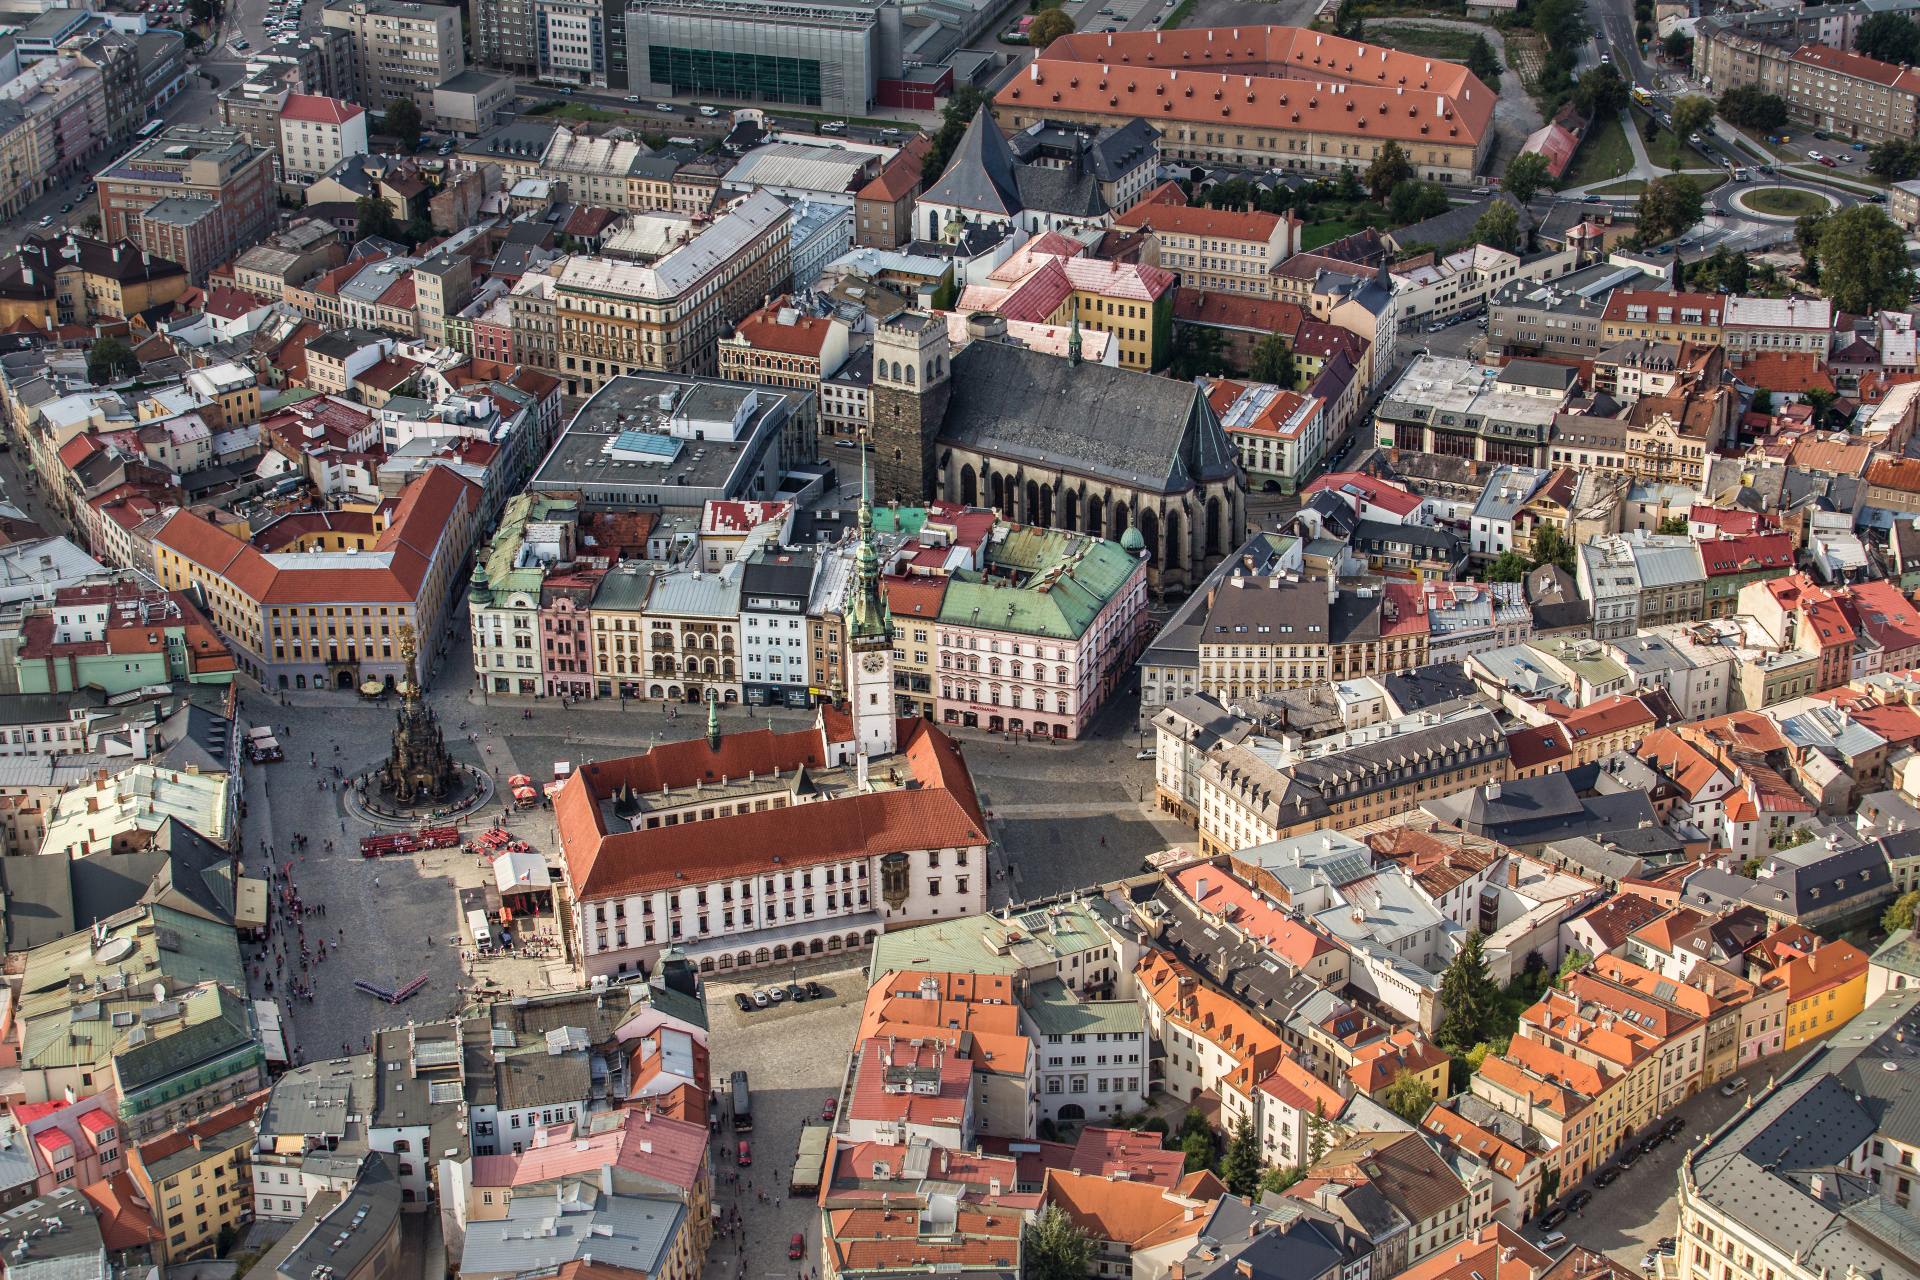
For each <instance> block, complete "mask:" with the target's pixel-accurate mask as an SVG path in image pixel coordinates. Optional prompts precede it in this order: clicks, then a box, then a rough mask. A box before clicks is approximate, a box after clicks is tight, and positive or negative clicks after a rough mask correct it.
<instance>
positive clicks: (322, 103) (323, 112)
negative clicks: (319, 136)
mask: <svg viewBox="0 0 1920 1280" xmlns="http://www.w3.org/2000/svg"><path fill="white" fill-rule="evenodd" d="M365 114H366V110H365V108H363V107H361V106H360V105H359V104H358V103H354V102H347V101H344V100H343V99H340V98H328V97H324V96H322V95H321V94H317V93H290V94H288V95H287V101H286V104H285V105H284V106H282V107H281V108H280V118H281V119H283V120H304V121H307V122H309V123H312V124H333V125H340V124H345V123H346V122H347V121H349V120H351V119H353V118H354V117H355V116H361V115H365Z"/></svg>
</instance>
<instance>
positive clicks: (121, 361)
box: [87, 338, 140, 385]
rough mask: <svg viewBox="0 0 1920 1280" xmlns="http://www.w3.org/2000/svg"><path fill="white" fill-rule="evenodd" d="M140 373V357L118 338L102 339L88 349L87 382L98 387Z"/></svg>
mask: <svg viewBox="0 0 1920 1280" xmlns="http://www.w3.org/2000/svg"><path fill="white" fill-rule="evenodd" d="M138 372H140V360H139V357H137V356H135V355H134V354H133V348H132V347H129V346H128V345H127V344H126V343H124V342H122V341H120V339H118V338H100V339H98V340H96V341H95V342H94V344H93V345H92V346H91V347H89V348H87V381H88V382H91V383H94V384H96V385H98V384H99V383H102V382H112V381H113V380H114V379H116V378H130V377H132V376H133V375H134V374H136V373H138Z"/></svg>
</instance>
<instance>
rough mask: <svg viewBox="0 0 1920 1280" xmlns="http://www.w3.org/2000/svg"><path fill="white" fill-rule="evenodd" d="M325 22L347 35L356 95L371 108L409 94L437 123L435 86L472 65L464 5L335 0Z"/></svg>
mask: <svg viewBox="0 0 1920 1280" xmlns="http://www.w3.org/2000/svg"><path fill="white" fill-rule="evenodd" d="M321 22H322V23H323V24H324V25H325V26H326V27H327V28H328V30H331V31H341V32H345V33H346V35H347V36H348V38H349V40H350V42H351V48H352V57H351V65H352V67H353V88H354V93H353V100H354V101H355V102H358V103H360V104H362V105H363V106H366V107H368V108H369V109H372V110H377V111H385V110H386V108H387V104H388V103H389V102H392V101H393V100H394V99H395V98H406V99H409V100H410V101H412V102H413V104H414V105H415V106H417V107H419V108H420V114H421V115H422V116H423V117H425V119H426V120H427V121H428V123H433V122H434V121H435V120H437V118H438V117H436V116H435V115H434V102H433V91H434V90H435V89H437V88H438V87H439V86H441V85H443V84H445V83H446V82H447V81H449V80H451V79H453V77H455V76H457V75H459V74H460V73H461V72H462V71H464V70H465V69H466V66H467V51H466V46H465V44H464V42H463V37H462V34H461V26H460V10H459V9H457V8H455V7H453V6H452V5H442V4H414V3H412V2H411V0H331V3H329V4H328V5H327V7H326V9H325V11H324V12H323V13H322V14H321Z"/></svg>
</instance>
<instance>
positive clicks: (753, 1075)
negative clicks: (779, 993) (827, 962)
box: [706, 963, 867, 1280]
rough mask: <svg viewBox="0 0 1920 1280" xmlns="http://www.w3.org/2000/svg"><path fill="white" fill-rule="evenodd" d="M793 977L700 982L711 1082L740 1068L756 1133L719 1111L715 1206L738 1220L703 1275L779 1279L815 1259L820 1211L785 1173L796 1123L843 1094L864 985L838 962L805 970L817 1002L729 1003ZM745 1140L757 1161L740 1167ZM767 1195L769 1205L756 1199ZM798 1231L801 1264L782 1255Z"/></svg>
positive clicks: (858, 972) (718, 1242) (857, 973)
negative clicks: (816, 987) (818, 993)
mask: <svg viewBox="0 0 1920 1280" xmlns="http://www.w3.org/2000/svg"><path fill="white" fill-rule="evenodd" d="M792 976H794V975H793V974H791V973H788V972H785V971H783V972H780V973H773V972H765V973H756V974H752V975H749V976H748V977H745V978H742V979H740V980H739V981H726V980H710V981H708V983H707V986H706V990H707V1021H708V1023H709V1025H710V1028H711V1031H712V1067H713V1079H714V1082H715V1083H716V1084H717V1085H719V1086H721V1087H722V1088H724V1087H725V1084H726V1082H727V1080H728V1079H729V1078H730V1077H731V1076H732V1075H733V1073H734V1072H735V1071H745V1072H746V1073H747V1078H748V1081H749V1083H750V1085H751V1087H752V1090H753V1130H752V1132H751V1133H748V1134H746V1135H737V1134H736V1133H735V1132H734V1129H733V1125H732V1120H731V1116H730V1114H729V1111H730V1108H729V1107H727V1106H723V1107H721V1121H720V1132H719V1133H718V1134H717V1135H715V1139H714V1153H713V1167H714V1175H715V1184H716V1185H715V1187H714V1203H715V1204H716V1205H717V1206H718V1207H719V1209H720V1211H721V1213H722V1214H725V1213H727V1211H728V1210H730V1209H737V1210H738V1212H739V1216H740V1219H741V1222H742V1227H741V1230H740V1233H739V1234H738V1235H731V1234H730V1235H726V1236H716V1237H715V1241H714V1247H713V1251H712V1252H711V1254H710V1255H709V1256H708V1262H709V1265H710V1266H711V1267H713V1268H714V1270H712V1271H711V1272H710V1273H709V1274H710V1275H712V1276H714V1277H716V1278H720V1280H724V1277H726V1276H728V1275H733V1276H737V1277H742V1278H745V1277H755V1278H756V1280H765V1278H771V1277H784V1276H788V1275H792V1274H793V1273H794V1272H795V1271H796V1270H798V1269H800V1268H802V1267H809V1266H817V1265H818V1264H819V1261H820V1224H819V1214H818V1212H817V1210H816V1209H815V1208H814V1203H813V1200H812V1198H811V1197H810V1196H790V1195H789V1194H788V1193H787V1176H788V1175H789V1174H790V1173H791V1172H792V1170H793V1158H794V1152H795V1151H796V1149H797V1148H798V1146H799V1143H800V1129H801V1126H803V1125H804V1124H806V1123H807V1122H808V1121H813V1122H815V1123H818V1122H819V1120H820V1113H821V1106H822V1104H823V1103H824V1102H825V1101H826V1100H827V1099H828V1098H829V1097H834V1096H836V1095H837V1094H838V1093H839V1091H840V1086H841V1083H842V1078H843V1076H844V1074H845V1071H846V1064H847V1059H848V1055H849V1054H850V1052H851V1051H852V1048H853V1037H854V1032H855V1030H856V1029H857V1027H858V1025H859V1021H860V1004H861V1000H862V998H863V997H864V996H865V995H866V989H867V984H866V975H865V971H864V970H863V969H858V968H849V967H847V966H846V965H845V964H844V963H842V964H841V965H839V966H838V967H836V968H831V969H827V968H814V967H807V966H802V967H801V969H800V970H799V973H798V976H799V978H800V980H801V981H803V982H804V981H805V980H807V979H809V978H811V979H814V980H815V981H818V982H819V983H820V984H821V987H822V989H823V995H822V997H821V998H820V999H818V1000H810V1001H808V1002H806V1003H804V1004H800V1005H794V1004H791V1003H787V1004H781V1005H778V1006H776V1007H773V1008H768V1009H756V1010H755V1011H754V1012H752V1013H742V1012H740V1010H739V1009H738V1007H736V1005H735V1004H734V999H733V997H734V994H735V993H736V992H742V991H746V992H750V991H752V990H753V989H754V988H755V987H756V986H766V985H767V984H769V983H775V982H781V981H784V980H786V979H788V978H790V977H792ZM741 1136H744V1137H745V1138H746V1140H747V1141H748V1142H749V1143H750V1144H751V1153H752V1156H753V1164H752V1165H751V1166H750V1167H747V1168H741V1167H740V1166H739V1165H738V1164H737V1162H736V1152H737V1148H738V1143H739V1140H740V1137H741ZM763 1194H764V1195H768V1196H770V1201H768V1202H762V1201H761V1199H760V1196H761V1195H763ZM795 1232H799V1233H801V1235H803V1236H804V1237H805V1244H806V1252H805V1256H804V1257H803V1258H802V1259H801V1260H800V1261H798V1262H795V1261H792V1260H790V1259H789V1258H788V1257H787V1251H788V1250H787V1246H788V1242H789V1241H790V1240H791V1239H792V1238H793V1234H794V1233H795Z"/></svg>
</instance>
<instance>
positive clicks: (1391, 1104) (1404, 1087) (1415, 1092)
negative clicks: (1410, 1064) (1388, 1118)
mask: <svg viewBox="0 0 1920 1280" xmlns="http://www.w3.org/2000/svg"><path fill="white" fill-rule="evenodd" d="M1375 1101H1377V1102H1379V1104H1380V1105H1381V1106H1383V1107H1385V1108H1386V1109H1387V1110H1389V1111H1391V1112H1393V1114H1395V1115H1397V1116H1399V1117H1400V1118H1401V1119H1402V1120H1405V1121H1406V1122H1407V1123H1408V1124H1415V1125H1417V1124H1419V1123H1420V1121H1421V1120H1423V1119H1425V1118H1426V1114H1427V1112H1428V1111H1429V1110H1431V1109H1432V1107H1433V1086H1432V1085H1429V1084H1428V1083H1427V1082H1426V1081H1425V1080H1422V1079H1421V1078H1420V1077H1419V1076H1417V1075H1415V1074H1413V1072H1411V1071H1402V1072H1401V1073H1400V1074H1399V1075H1397V1076H1395V1077H1394V1078H1393V1083H1392V1084H1390V1085H1388V1086H1387V1087H1386V1088H1384V1089H1382V1090H1381V1091H1380V1096H1379V1097H1378V1098H1377V1099H1375Z"/></svg>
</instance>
